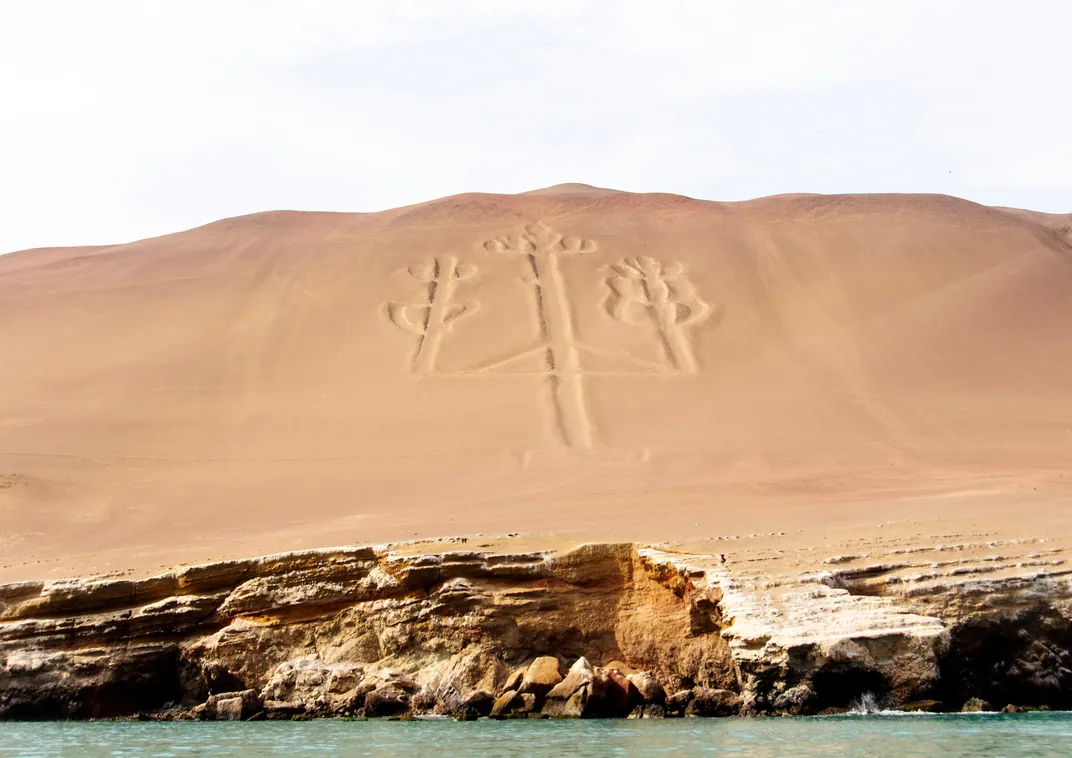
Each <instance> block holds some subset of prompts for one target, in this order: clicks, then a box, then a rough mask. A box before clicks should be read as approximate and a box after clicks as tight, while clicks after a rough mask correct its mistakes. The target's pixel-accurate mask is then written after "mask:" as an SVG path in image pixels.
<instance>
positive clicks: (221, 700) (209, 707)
mask: <svg viewBox="0 0 1072 758" xmlns="http://www.w3.org/2000/svg"><path fill="white" fill-rule="evenodd" d="M261 710H263V703H262V701H261V697H260V695H259V694H258V693H257V691H256V690H242V691H241V692H220V693H218V694H215V695H210V696H209V698H208V700H206V701H205V702H204V703H202V704H201V705H198V706H196V707H195V708H194V709H193V710H192V711H191V712H190V713H191V715H192V716H193V717H194V718H197V719H202V720H205V719H209V720H212V719H215V720H216V721H241V720H243V719H247V718H249V717H250V716H252V715H253V714H255V713H258V712H260V711H261Z"/></svg>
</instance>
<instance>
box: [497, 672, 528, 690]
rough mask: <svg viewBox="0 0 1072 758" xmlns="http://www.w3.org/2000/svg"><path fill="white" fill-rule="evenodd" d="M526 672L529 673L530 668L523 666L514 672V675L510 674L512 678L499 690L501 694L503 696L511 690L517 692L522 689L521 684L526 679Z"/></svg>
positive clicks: (509, 677) (507, 679)
mask: <svg viewBox="0 0 1072 758" xmlns="http://www.w3.org/2000/svg"><path fill="white" fill-rule="evenodd" d="M526 671H528V666H522V667H521V668H519V669H517V670H516V671H514V673H512V674H510V676H508V677H507V678H506V684H504V685H503V686H502V689H500V690H499V694H500V695H501V694H503V693H504V692H510V691H511V690H513V691H514V692H517V691H518V690H519V689H521V682H522V680H523V679H524V678H525V672H526Z"/></svg>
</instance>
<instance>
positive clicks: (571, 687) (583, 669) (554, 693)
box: [547, 656, 595, 702]
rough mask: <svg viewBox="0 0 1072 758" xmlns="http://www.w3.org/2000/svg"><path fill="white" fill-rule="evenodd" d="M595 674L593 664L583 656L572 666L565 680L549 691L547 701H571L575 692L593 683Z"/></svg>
mask: <svg viewBox="0 0 1072 758" xmlns="http://www.w3.org/2000/svg"><path fill="white" fill-rule="evenodd" d="M594 673H595V669H594V668H592V664H591V663H589V662H588V659H587V658H585V657H584V656H581V657H580V658H578V659H577V660H576V662H574V664H573V665H572V666H570V670H569V671H567V672H566V676H565V678H564V679H563V680H562V681H561V682H559V683H558V684H556V685H555V686H554V687H552V688H551V689H550V690H549V691H548V693H547V699H548V700H561V701H562V702H565V701H567V700H569V699H570V696H571V695H573V693H574V692H576V691H577V690H579V689H580V688H581V687H583V686H584V685H586V684H588V683H589V682H591V681H592V675H593V674H594Z"/></svg>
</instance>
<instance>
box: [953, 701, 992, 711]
mask: <svg viewBox="0 0 1072 758" xmlns="http://www.w3.org/2000/svg"><path fill="white" fill-rule="evenodd" d="M992 710H994V706H992V705H991V704H990V703H989V702H987V701H986V700H983V699H982V698H981V697H973V698H971V699H970V700H968V701H967V702H965V703H964V705H963V706H962V707H961V709H960V711H961V713H979V712H980V711H992Z"/></svg>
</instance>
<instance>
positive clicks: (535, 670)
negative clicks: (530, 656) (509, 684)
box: [517, 655, 562, 705]
mask: <svg viewBox="0 0 1072 758" xmlns="http://www.w3.org/2000/svg"><path fill="white" fill-rule="evenodd" d="M561 681H562V667H561V666H559V663H558V658H554V657H552V656H550V655H544V656H541V657H539V658H537V659H536V660H534V661H533V662H532V663H530V664H529V667H528V670H527V671H525V676H524V678H523V679H522V680H521V686H520V687H519V688H518V690H517V691H518V692H520V693H521V694H530V695H535V696H536V700H537V701H538V702H539V703H540V704H541V705H542V704H543V699H544V697H545V696H546V695H547V693H548V692H550V691H551V689H552V688H553V687H554V686H555V685H556V684H558V683H559V682H561Z"/></svg>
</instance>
